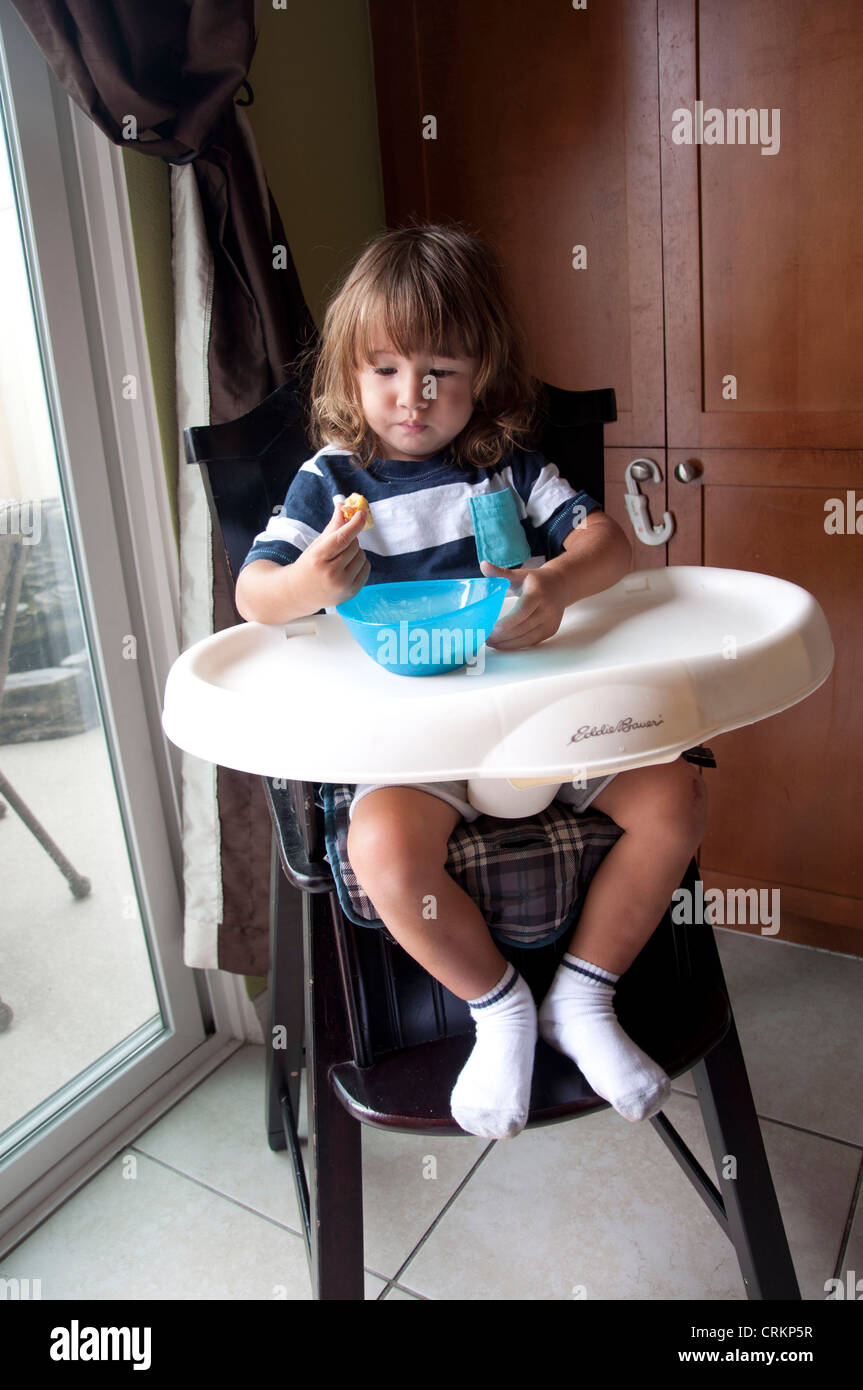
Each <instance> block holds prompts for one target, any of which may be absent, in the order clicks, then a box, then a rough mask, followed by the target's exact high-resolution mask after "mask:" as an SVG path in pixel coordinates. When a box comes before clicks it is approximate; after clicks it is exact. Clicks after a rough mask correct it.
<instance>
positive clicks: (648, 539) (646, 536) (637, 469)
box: [623, 458, 674, 545]
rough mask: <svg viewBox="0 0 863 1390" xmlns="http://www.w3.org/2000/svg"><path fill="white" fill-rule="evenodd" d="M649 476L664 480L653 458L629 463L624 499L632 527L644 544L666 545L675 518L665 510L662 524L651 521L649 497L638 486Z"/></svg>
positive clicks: (671, 532) (656, 481) (657, 481)
mask: <svg viewBox="0 0 863 1390" xmlns="http://www.w3.org/2000/svg"><path fill="white" fill-rule="evenodd" d="M648 478H651V479H652V480H653V482H655V483H661V482H662V473H661V472H660V470H659V468H658V466H657V465H656V464H655V463H654V462H653V459H644V458H641V459H633V460H632V462H631V463H629V464H627V467H626V474H625V482H626V494H625V496H624V499H623V500H624V502H625V503H626V510H627V512H628V513H629V520H630V521H631V522H632V529H633V531H634V532H635V534H636V536H637V537H638V539H639V540H640V541H641V543H642V545H665V542H666V541H667V540H668V539H669V538H670V537H671V536H672V535H673V534H674V518H673V517H672V515H671V513H670V512H665V514H664V515H663V518H662V523H661V525H659V526H654V525H653V524H652V523H651V520H650V511H649V509H648V504H647V498H646V497H642V495H641V492H640V491H639V487H638V484H639V481H641V482H646V481H647V479H648Z"/></svg>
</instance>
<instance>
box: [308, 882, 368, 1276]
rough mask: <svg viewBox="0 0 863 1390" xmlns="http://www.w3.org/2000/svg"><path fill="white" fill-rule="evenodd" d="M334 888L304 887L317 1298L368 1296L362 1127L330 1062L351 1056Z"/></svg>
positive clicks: (310, 1161)
mask: <svg viewBox="0 0 863 1390" xmlns="http://www.w3.org/2000/svg"><path fill="white" fill-rule="evenodd" d="M337 912H338V899H337V897H336V895H335V893H332V894H324V893H315V894H305V895H304V902H303V929H304V930H303V935H304V941H305V957H306V975H305V978H306V981H307V995H306V1018H307V1021H308V1034H307V1041H306V1068H307V1075H306V1085H307V1102H306V1103H307V1113H308V1136H309V1144H308V1154H309V1159H308V1173H309V1215H310V1249H309V1263H310V1270H311V1278H312V1297H313V1298H315V1299H321V1300H330V1299H342V1300H346V1299H349V1300H361V1299H363V1298H364V1297H365V1290H364V1277H363V1169H362V1127H361V1125H360V1124H359V1122H358V1121H357V1120H355V1119H353V1117H352V1116H351V1115H349V1114H348V1112H347V1110H346V1109H345V1108H344V1107H343V1106H342V1105H341V1104H340V1103H339V1101H338V1100H337V1099H336V1095H335V1092H334V1090H333V1086H332V1082H331V1080H330V1068H331V1067H332V1066H335V1065H336V1064H337V1063H339V1062H345V1061H346V1060H347V1059H349V1058H350V1057H351V1055H352V1052H351V1045H350V1035H349V1030H348V1024H347V1018H346V1011H345V1001H344V995H343V991H342V980H341V973H340V970H339V961H338V954H337V950H336V940H335V922H334V917H335V914H336V913H337Z"/></svg>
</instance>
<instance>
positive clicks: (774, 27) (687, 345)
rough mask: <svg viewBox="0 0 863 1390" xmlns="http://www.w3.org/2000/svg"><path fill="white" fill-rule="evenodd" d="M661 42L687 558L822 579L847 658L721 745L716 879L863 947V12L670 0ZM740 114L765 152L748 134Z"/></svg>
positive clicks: (712, 870)
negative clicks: (687, 477)
mask: <svg viewBox="0 0 863 1390" xmlns="http://www.w3.org/2000/svg"><path fill="white" fill-rule="evenodd" d="M659 53H660V108H661V121H660V124H661V158H662V206H663V254H664V266H665V325H666V361H667V373H668V375H667V400H668V446H669V453H668V468H669V471H668V494H669V506H670V510H671V511H672V512H673V513H674V516H675V519H676V522H677V530H676V533H675V536H674V538H673V540H672V542H671V544H670V546H669V562H670V563H671V564H691V563H702V564H705V565H713V566H719V567H723V568H729V569H744V570H756V571H760V572H763V573H766V574H774V575H778V576H779V577H780V578H783V579H787V580H790V581H791V582H792V583H795V584H799V585H801V586H802V587H803V588H805V589H808V590H809V591H810V592H811V593H812V594H814V595H815V597H816V598H817V599H818V601H819V603H820V604H821V606H822V608H823V609H824V611H825V614H826V616H827V620H828V623H829V625H830V629H831V632H832V635H833V641H834V646H835V648H836V665H835V668H834V671H833V675H832V676H831V679H830V680H829V681H828V682H827V683H826V684H825V685H824V686H823V687H822V688H821V689H820V690H819V691H817V692H816V694H815V695H813V696H810V697H809V698H808V699H807V700H805V701H804V702H803V703H802V704H800V705H797V706H795V707H794V708H793V709H791V710H788V711H786V712H785V713H783V714H781V715H778V716H775V717H773V718H771V719H768V720H765V721H762V722H759V723H757V724H754V725H751V726H750V727H749V728H747V729H742V730H737V731H735V732H733V733H730V734H726V735H723V736H722V737H720V738H719V739H717V740H715V743H714V741H713V740H711V743H713V744H714V747H715V751H716V754H717V758H718V760H719V765H720V766H719V772H718V774H717V775H716V776H715V777H714V778H713V780H712V783H711V786H712V790H713V795H712V799H711V815H710V821H709V825H708V830H707V834H706V836H705V840H704V844H703V846H702V849H701V855H700V864H701V870H702V875H703V877H704V880H705V883H706V884H707V885H708V886H715V887H721V888H725V887H731V886H738V885H741V884H746V885H750V886H753V887H777V888H779V889H780V890H781V904H782V913H783V925H782V928H781V930H782V934H783V937H789V936H790V937H791V938H792V939H797V940H806V941H811V942H816V943H817V944H819V945H831V946H833V947H834V948H836V949H842V950H846V951H857V952H861V953H863V945H861V938H860V935H859V929H860V928H861V927H863V874H861V856H860V851H859V813H858V810H857V807H858V804H859V787H860V783H861V777H863V712H861V708H860V702H859V700H858V701H856V703H855V699H854V685H855V668H856V666H857V656H856V653H857V651H858V650H859V647H860V644H861V639H863V615H861V613H860V607H859V601H858V598H857V594H858V592H859V582H860V573H861V558H863V536H859V535H857V534H856V533H855V525H856V501H857V499H858V498H859V499H860V500H861V504H863V466H861V465H863V454H861V451H860V445H861V443H863V355H861V352H860V344H861V343H863V277H861V275H860V273H859V272H860V269H861V265H863V251H861V241H860V235H859V227H860V223H861V217H863V163H861V160H860V158H859V153H858V151H859V149H860V146H861V142H863V108H861V103H860V92H861V91H863V10H861V8H860V5H859V3H858V0H829V3H825V4H822V5H818V6H813V5H811V4H809V3H806V0H783V3H781V4H780V3H778V0H747V3H746V4H745V5H743V4H732V5H728V4H723V3H720V0H706V2H705V0H702V3H699V4H697V5H695V6H693V5H692V4H691V3H690V0H660V5H659ZM696 101H702V102H703V106H702V116H701V137H702V139H703V141H704V143H702V144H698V143H696V139H697V136H698V121H697V120H696V119H695V118H696V117H698V109H697V108H696V105H695V103H696ZM738 109H740V110H743V111H747V110H748V111H751V112H752V113H753V117H757V121H755V120H754V119H751V118H750V119H749V120H747V126H746V133H747V135H753V134H757V139H756V140H755V142H754V143H734V144H732V143H729V137H730V135H731V134H732V131H733V133H734V136H735V137H737V136H738V133H739V131H740V130H741V129H742V127H739V126H738V124H737V118H736V116H733V115H732V114H730V113H733V112H735V111H737V110H738ZM686 110H688V111H689V112H690V113H692V115H693V118H694V119H693V131H692V134H693V137H694V138H693V143H691V144H687V143H676V141H675V139H674V134H673V132H674V130H675V127H676V128H677V130H678V133H679V132H681V131H682V130H683V129H684V126H683V121H682V117H681V114H680V113H681V112H682V111H686ZM711 113H716V114H711ZM720 117H721V119H720ZM756 126H757V131H756ZM708 130H709V131H710V132H711V134H712V136H713V137H715V136H717V135H719V134H722V135H723V137H724V139H723V143H719V142H718V141H716V142H714V143H708ZM762 137H764V138H763V139H762ZM771 140H772V142H773V144H772V146H771V144H770V141H771ZM762 148H763V149H764V151H765V152H764V153H762ZM771 149H772V151H773V152H771ZM682 463H688V464H689V465H691V466H692V465H694V468H695V470H697V473H696V476H695V478H694V479H693V480H692V481H690V482H688V483H684V482H681V481H680V480H679V479H678V478H677V477H676V475H675V469H676V467H677V466H678V465H679V464H682ZM861 509H863V508H861ZM834 514H838V515H839V516H840V518H841V520H840V522H839V524H838V525H836V524H834V521H833V517H834ZM861 530H863V518H861ZM856 679H857V681H858V682H859V675H857V678H856ZM819 923H829V924H832V925H831V926H830V927H829V928H828V927H825V926H819V925H818V924H819ZM855 929H856V930H855ZM756 930H757V928H756Z"/></svg>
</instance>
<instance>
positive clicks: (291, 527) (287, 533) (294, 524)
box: [240, 458, 334, 572]
mask: <svg viewBox="0 0 863 1390" xmlns="http://www.w3.org/2000/svg"><path fill="white" fill-rule="evenodd" d="M333 496H334V489H333V485H332V481H331V479H330V478H329V477H327V476H326V475H325V474H324V473H323V472H322V470H321V469H320V467H319V466H318V463H317V461H316V458H314V459H309V460H308V462H307V463H304V464H303V465H302V467H301V468H300V470H299V472H298V473H297V475H296V477H295V478H294V480H293V482H292V483H291V485H290V487H289V488H288V493H287V496H286V498H285V500H284V503H283V504H282V506H281V507H280V508H279V510H278V512H277V513H276V514H275V515H274V516H271V517H270V520H269V522H268V523H267V527H266V530H264V531H261V532H260V534H259V535H257V536H255V539H254V541H253V543H252V548H251V550H250V551H249V553H248V555H247V556H246V558H245V560H244V561H243V563H242V565H241V566H240V570H241V572H242V570H244V569H245V568H246V565H251V564H252V563H253V562H254V561H255V560H274V561H275V563H276V564H277V565H290V564H293V562H294V560H297V559H298V558H299V556H300V555H302V553H303V551H304V550H305V549H306V548H307V547H308V546H310V545H311V543H312V541H315V540H317V539H318V537H319V536H320V534H321V532H322V531H323V530H324V529H325V528H326V526H327V525H328V523H329V520H330V517H331V516H332V514H333Z"/></svg>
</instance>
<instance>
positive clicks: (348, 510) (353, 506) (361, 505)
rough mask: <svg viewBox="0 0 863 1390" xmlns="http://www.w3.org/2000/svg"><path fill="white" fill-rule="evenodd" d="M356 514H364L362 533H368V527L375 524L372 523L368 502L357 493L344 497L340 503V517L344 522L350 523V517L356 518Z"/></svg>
mask: <svg viewBox="0 0 863 1390" xmlns="http://www.w3.org/2000/svg"><path fill="white" fill-rule="evenodd" d="M357 512H365V514H366V519H365V521H364V523H363V530H364V531H368V530H369V528H370V527H372V526H374V524H375V523H374V522H373V521H372V514H371V509H370V508H369V504H368V502H367V501H366V499H365V498H364V497H363V496H362V495H361V494H360V493H359V492H352V493H351V495H350V497H346V498H345V500H344V502H343V503H342V516H343V517H344V519H345V521H350V519H351V517H352V516H356V514H357Z"/></svg>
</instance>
